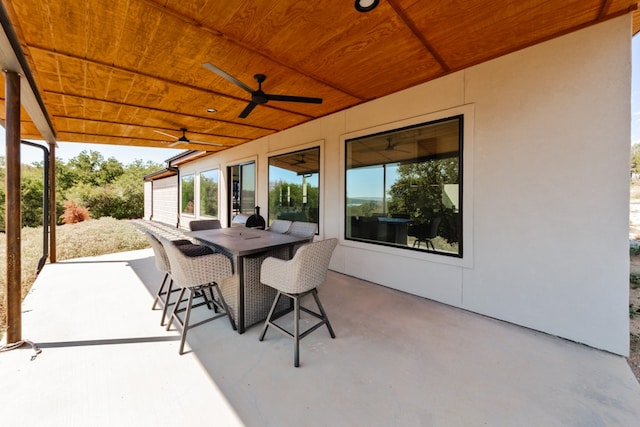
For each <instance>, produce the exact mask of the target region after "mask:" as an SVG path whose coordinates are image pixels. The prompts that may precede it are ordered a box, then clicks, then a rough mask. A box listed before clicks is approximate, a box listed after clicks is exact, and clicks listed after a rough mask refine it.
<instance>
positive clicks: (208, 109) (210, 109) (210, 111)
mask: <svg viewBox="0 0 640 427" xmlns="http://www.w3.org/2000/svg"><path fill="white" fill-rule="evenodd" d="M217 112H218V110H216V109H215V108H207V113H217Z"/></svg>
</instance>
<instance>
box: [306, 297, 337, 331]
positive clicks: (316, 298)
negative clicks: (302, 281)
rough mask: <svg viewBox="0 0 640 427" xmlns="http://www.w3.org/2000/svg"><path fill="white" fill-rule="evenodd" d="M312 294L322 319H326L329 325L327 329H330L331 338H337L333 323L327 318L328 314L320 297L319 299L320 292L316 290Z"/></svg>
mask: <svg viewBox="0 0 640 427" xmlns="http://www.w3.org/2000/svg"><path fill="white" fill-rule="evenodd" d="M311 294H312V295H313V299H314V300H316V304H317V305H318V309H319V310H320V314H322V318H323V319H324V322H325V323H326V325H327V329H329V334H330V335H331V338H335V337H336V334H335V333H333V328H332V327H331V323H329V317H327V313H326V312H325V311H324V307H322V304H321V303H320V297H318V290H317V289H314V290H313V291H312V292H311Z"/></svg>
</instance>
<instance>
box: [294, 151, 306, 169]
mask: <svg viewBox="0 0 640 427" xmlns="http://www.w3.org/2000/svg"><path fill="white" fill-rule="evenodd" d="M306 164H307V161H306V160H305V159H304V154H300V159H298V160H296V161H295V162H294V163H293V164H292V166H298V165H306Z"/></svg>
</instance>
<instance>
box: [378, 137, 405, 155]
mask: <svg viewBox="0 0 640 427" xmlns="http://www.w3.org/2000/svg"><path fill="white" fill-rule="evenodd" d="M398 145H400V143H399V142H396V143H395V144H391V138H387V146H386V147H385V148H384V151H398V152H400V153H411V151H407V150H400V149H398V148H396V147H397V146H398Z"/></svg>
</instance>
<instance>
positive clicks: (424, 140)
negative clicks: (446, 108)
mask: <svg viewBox="0 0 640 427" xmlns="http://www.w3.org/2000/svg"><path fill="white" fill-rule="evenodd" d="M461 146H462V116H457V117H453V118H449V119H445V120H440V121H437V122H431V123H425V124H421V125H417V126H412V127H409V128H404V129H399V130H394V131H391V132H385V133H380V134H376V135H370V136H366V137H362V138H356V139H351V140H347V141H346V163H347V164H346V192H347V194H346V224H345V230H346V236H345V237H346V238H347V239H352V240H363V241H367V242H370V243H377V244H384V245H390V246H397V247H405V248H411V249H416V250H427V251H432V252H438V253H442V254H446V255H454V256H462V242H461V236H462V233H461V228H462V227H461V182H462V180H461V177H462V170H461V162H460V153H461Z"/></svg>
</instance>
